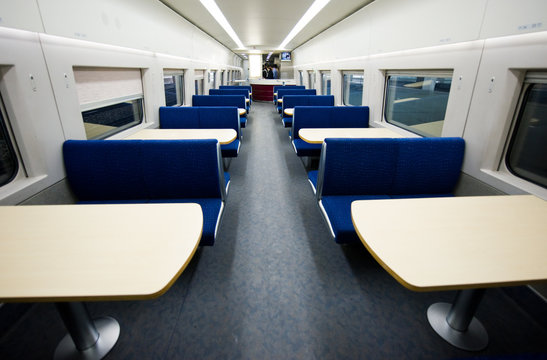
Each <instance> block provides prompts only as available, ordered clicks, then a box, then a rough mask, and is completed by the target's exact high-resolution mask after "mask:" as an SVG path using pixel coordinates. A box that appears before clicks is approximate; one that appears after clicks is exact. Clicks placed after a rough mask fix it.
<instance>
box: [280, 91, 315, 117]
mask: <svg viewBox="0 0 547 360" xmlns="http://www.w3.org/2000/svg"><path fill="white" fill-rule="evenodd" d="M316 94H317V91H316V90H315V89H279V90H277V98H278V99H283V97H284V96H285V95H316ZM281 108H282V106H281V104H279V103H277V112H279V113H280V112H281Z"/></svg>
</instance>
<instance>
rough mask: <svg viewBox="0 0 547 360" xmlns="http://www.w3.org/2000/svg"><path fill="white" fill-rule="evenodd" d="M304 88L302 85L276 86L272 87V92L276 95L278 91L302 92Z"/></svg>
mask: <svg viewBox="0 0 547 360" xmlns="http://www.w3.org/2000/svg"><path fill="white" fill-rule="evenodd" d="M305 88H306V87H305V86H304V85H276V86H274V87H273V92H274V93H276V92H277V91H278V90H280V89H293V90H303V89H305Z"/></svg>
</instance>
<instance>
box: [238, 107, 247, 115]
mask: <svg viewBox="0 0 547 360" xmlns="http://www.w3.org/2000/svg"><path fill="white" fill-rule="evenodd" d="M237 111H239V116H241V115H245V114H247V110H246V109H242V108H237Z"/></svg>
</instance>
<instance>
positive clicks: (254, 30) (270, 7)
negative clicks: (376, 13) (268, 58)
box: [160, 0, 374, 53]
mask: <svg viewBox="0 0 547 360" xmlns="http://www.w3.org/2000/svg"><path fill="white" fill-rule="evenodd" d="M160 1H161V2H163V3H164V4H165V5H167V6H169V7H170V8H171V9H173V10H174V11H176V12H177V13H178V14H179V15H181V16H182V17H184V18H186V19H187V20H188V21H190V22H191V23H193V24H194V25H196V26H197V27H199V28H200V29H202V30H203V31H205V32H206V33H207V34H209V35H211V36H212V37H213V38H215V39H216V40H217V41H219V42H220V43H222V44H223V45H225V46H226V47H228V48H229V49H231V50H232V51H234V52H237V53H248V52H249V50H252V49H257V50H261V51H262V52H263V53H268V52H271V51H274V52H275V51H276V50H277V48H278V46H279V44H281V42H282V41H283V40H284V39H285V37H286V36H287V35H288V33H289V32H290V31H291V30H292V28H293V27H294V25H295V24H296V23H297V21H298V20H299V19H300V18H301V17H302V15H303V14H304V13H305V12H306V11H307V9H308V8H309V7H310V6H311V4H312V3H313V0H276V1H265V0H216V3H217V5H218V7H219V8H220V9H221V11H222V12H223V13H224V16H225V17H226V19H227V20H228V22H229V23H230V25H231V26H232V28H233V29H234V31H235V32H236V34H237V35H238V37H239V38H240V40H241V41H242V42H243V44H244V45H245V47H246V48H247V50H240V49H237V45H236V43H235V42H234V41H233V40H232V39H231V38H230V37H229V36H228V34H227V33H226V32H225V31H224V29H222V27H221V26H220V25H218V23H217V22H216V20H215V19H214V18H213V17H212V16H211V15H210V14H209V12H208V11H207V9H205V7H204V6H203V5H202V4H201V2H200V1H199V0H160ZM372 1H374V0H331V1H330V2H329V3H328V4H327V5H326V6H325V7H324V8H323V9H322V10H321V12H320V13H319V14H318V15H317V16H316V17H315V18H314V19H313V20H312V21H311V22H310V23H309V24H308V25H307V26H306V27H305V28H304V29H303V30H302V31H301V32H300V33H299V34H298V35H297V36H296V37H295V38H294V39H293V40H292V41H291V42H289V44H288V45H287V48H288V50H292V49H294V48H296V47H298V46H300V45H302V44H303V43H305V42H306V41H308V40H309V39H311V38H312V37H314V36H316V35H317V34H319V33H321V32H322V31H324V30H325V29H327V28H328V27H330V26H332V25H334V24H335V23H337V22H339V21H341V20H343V19H344V18H346V17H347V16H349V15H351V14H352V13H353V12H354V11H356V10H358V9H360V8H362V7H363V6H365V5H367V4H369V3H371V2H372Z"/></svg>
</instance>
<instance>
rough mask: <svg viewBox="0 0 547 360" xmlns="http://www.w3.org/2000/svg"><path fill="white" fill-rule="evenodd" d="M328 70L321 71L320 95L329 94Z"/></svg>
mask: <svg viewBox="0 0 547 360" xmlns="http://www.w3.org/2000/svg"><path fill="white" fill-rule="evenodd" d="M330 84H331V81H330V71H321V95H330V94H331V91H330Z"/></svg>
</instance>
